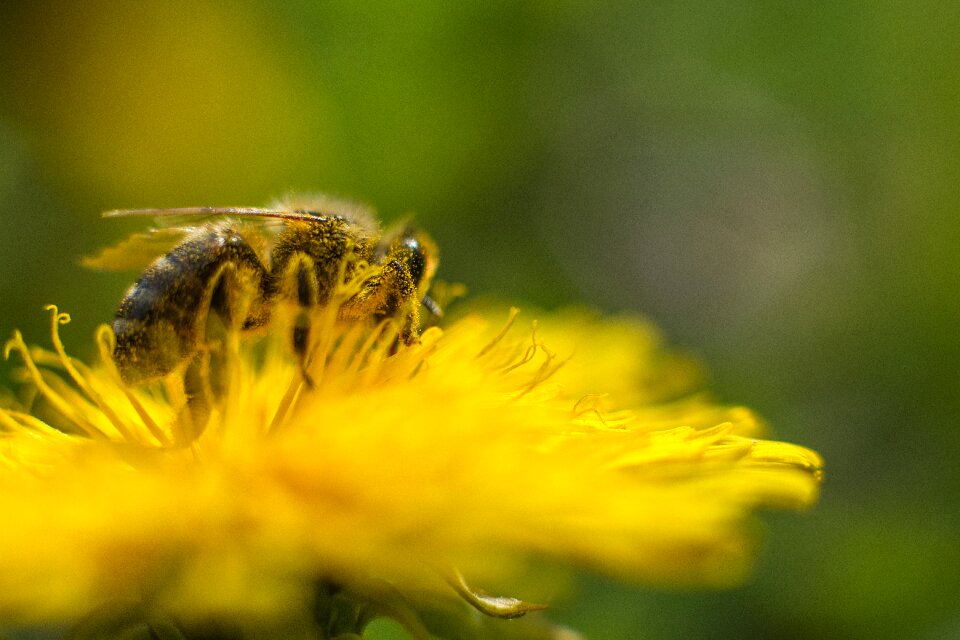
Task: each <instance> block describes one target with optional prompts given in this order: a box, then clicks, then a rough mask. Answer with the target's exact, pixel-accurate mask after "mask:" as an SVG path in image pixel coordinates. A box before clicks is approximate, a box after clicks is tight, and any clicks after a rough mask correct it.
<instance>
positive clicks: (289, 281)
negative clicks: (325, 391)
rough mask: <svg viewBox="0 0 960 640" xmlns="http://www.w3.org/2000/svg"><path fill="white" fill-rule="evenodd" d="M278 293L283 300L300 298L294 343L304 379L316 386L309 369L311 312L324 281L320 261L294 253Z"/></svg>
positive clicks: (311, 385) (295, 318) (287, 265)
mask: <svg viewBox="0 0 960 640" xmlns="http://www.w3.org/2000/svg"><path fill="white" fill-rule="evenodd" d="M275 288H276V289H277V291H276V294H277V295H278V296H279V297H280V299H281V300H296V305H297V306H296V309H295V311H294V313H293V320H292V323H291V324H292V331H291V346H292V347H293V352H294V353H295V354H296V356H297V359H298V360H299V362H300V371H301V373H302V374H303V380H304V383H305V384H306V385H307V386H308V387H313V386H314V382H313V378H312V377H311V376H310V373H309V371H308V365H309V362H308V359H309V355H310V339H311V330H310V329H311V326H310V325H311V317H310V315H311V312H312V311H313V310H314V309H316V308H317V305H318V304H319V300H320V295H321V291H320V282H319V279H318V278H317V270H316V265H315V263H314V261H313V258H311V257H310V256H309V255H307V254H306V253H301V252H295V253H293V254H292V255H291V256H290V257H289V259H288V262H287V264H286V267H285V269H284V273H282V274H281V276H280V283H279V286H278V287H275Z"/></svg>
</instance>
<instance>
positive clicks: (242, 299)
mask: <svg viewBox="0 0 960 640" xmlns="http://www.w3.org/2000/svg"><path fill="white" fill-rule="evenodd" d="M226 238H227V239H228V240H230V242H231V244H230V246H229V249H224V247H222V246H218V247H217V248H216V249H213V250H211V251H210V252H211V253H212V254H214V255H213V257H212V258H211V262H210V266H209V268H208V269H206V270H205V271H203V272H201V274H200V275H202V276H203V277H204V278H205V280H204V284H203V287H202V294H201V295H200V297H199V300H198V302H197V304H196V307H195V312H194V316H195V317H194V326H193V334H194V335H195V336H196V338H195V344H196V346H195V349H196V351H195V353H194V354H193V356H192V357H191V358H190V360H189V361H188V362H187V363H186V367H185V369H184V370H183V390H184V394H185V395H186V398H187V406H186V408H185V411H186V412H187V413H188V414H189V418H190V422H191V423H192V430H191V431H192V437H194V438H195V437H198V436H199V435H200V434H201V433H202V432H203V429H204V428H205V427H206V423H207V421H208V419H209V416H210V411H211V408H212V407H213V405H214V403H215V402H216V401H218V400H219V399H221V398H223V397H224V396H225V395H226V393H227V390H228V386H229V373H230V371H231V368H230V362H229V359H230V358H232V357H235V354H236V351H237V349H238V348H239V344H238V341H239V334H240V332H241V331H242V330H244V329H250V328H253V327H254V326H258V324H259V323H262V322H264V321H265V320H266V317H265V315H264V314H265V309H266V304H265V289H264V287H265V283H266V269H265V268H264V267H263V265H262V264H261V263H260V260H259V259H258V258H257V255H256V253H255V252H254V251H253V250H252V249H251V248H250V247H249V245H247V243H246V241H245V240H243V238H241V237H240V236H238V235H236V234H232V235H227V236H226Z"/></svg>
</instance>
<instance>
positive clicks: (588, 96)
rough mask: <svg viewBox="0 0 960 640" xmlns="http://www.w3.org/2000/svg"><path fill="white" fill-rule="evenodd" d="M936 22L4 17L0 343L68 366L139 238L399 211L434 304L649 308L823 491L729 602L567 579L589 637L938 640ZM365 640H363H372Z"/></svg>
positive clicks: (517, 9) (0, 45)
mask: <svg viewBox="0 0 960 640" xmlns="http://www.w3.org/2000/svg"><path fill="white" fill-rule="evenodd" d="M958 33H960V5H956V4H953V5H952V7H951V8H949V9H948V8H947V5H946V4H945V3H939V2H920V3H898V2H889V1H885V0H879V1H877V2H851V1H844V0H841V1H840V2H815V3H782V5H781V3H777V2H772V1H770V0H761V1H759V2H753V3H748V2H726V3H721V2H710V1H706V2H695V3H655V4H654V3H638V2H622V3H605V4H600V3H596V4H595V3H590V2H583V3H563V4H562V5H561V4H559V3H522V2H496V1H487V2H482V3H481V2H476V3H467V2H464V3H453V2H416V3H399V2H397V3H395V2H368V3H354V2H323V3H320V2H307V1H303V0H300V1H291V2H285V3H267V2H261V3H258V2H234V3H229V4H228V3H223V4H221V3H211V2H170V1H156V0H154V1H145V2H136V3H134V2H119V1H117V2H112V1H108V0H90V1H87V2H85V3H72V2H43V1H38V2H30V3H25V2H24V3H17V2H12V1H10V0H8V1H7V2H4V3H0V332H3V333H6V332H9V331H10V330H12V328H13V327H20V328H22V329H23V330H24V331H25V333H27V334H28V337H29V338H31V339H32V340H40V341H42V340H44V339H45V336H46V323H47V317H46V315H45V314H44V313H43V312H42V310H41V306H42V305H43V304H44V303H47V302H57V303H58V304H60V305H61V306H62V307H63V308H64V309H65V310H68V311H70V312H71V313H72V314H73V316H74V318H75V322H74V324H72V325H71V326H70V328H68V329H67V330H66V331H65V332H64V333H65V339H66V340H67V341H68V344H69V345H70V346H71V347H72V348H73V350H74V351H75V352H80V353H83V351H82V349H83V345H84V344H86V343H88V342H89V339H88V338H89V336H90V334H91V332H92V330H93V328H94V326H95V325H96V324H98V323H100V322H103V321H105V320H107V319H109V317H110V315H111V313H112V310H113V307H114V305H115V304H116V302H117V300H118V299H119V297H120V295H121V294H122V292H123V290H124V287H125V285H126V284H128V283H129V281H130V276H129V275H117V274H101V273H93V272H88V271H85V270H83V269H81V268H80V267H79V266H78V264H77V258H78V257H79V256H81V255H83V254H87V253H90V252H91V251H93V250H94V249H96V248H97V247H99V246H101V245H103V244H105V243H108V242H111V241H114V240H117V239H119V238H121V237H122V236H124V235H125V234H127V233H129V232H130V231H132V230H133V229H135V228H138V227H139V226H141V222H142V221H104V220H101V219H100V218H99V212H101V211H103V210H106V209H113V208H122V207H143V206H155V207H162V206H184V205H197V204H208V205H231V204H240V205H259V204H266V203H267V202H268V201H269V200H270V199H272V198H273V197H276V196H281V195H283V194H284V193H286V192H287V191H289V190H291V189H296V190H323V191H326V192H330V193H334V194H341V195H347V196H353V197H356V198H360V199H362V200H365V201H368V202H370V203H373V204H375V205H376V206H377V208H378V209H379V210H380V211H381V213H382V214H383V216H384V217H385V218H387V219H390V218H396V217H398V216H400V215H403V214H404V213H406V212H409V211H414V212H416V214H417V219H418V220H419V221H420V222H421V223H422V225H423V226H425V227H427V228H429V229H430V230H431V231H432V232H433V234H434V235H435V236H436V238H437V240H438V242H439V243H440V245H441V247H442V248H443V252H444V253H443V267H442V274H441V275H442V276H443V277H445V278H447V279H451V280H458V281H462V282H465V283H466V284H467V285H468V286H469V287H470V289H471V290H472V291H473V292H476V293H495V294H497V295H499V296H501V297H506V298H508V299H516V300H524V301H528V302H529V303H531V304H536V305H539V306H543V307H548V308H550V307H556V306H561V305H565V304H570V303H577V304H581V303H582V304H587V305H590V306H593V307H596V308H599V309H601V310H604V311H607V312H617V311H629V312H634V313H636V312H642V313H645V314H647V315H649V316H650V317H652V318H653V319H654V320H655V321H656V322H657V323H658V324H659V325H660V326H661V327H663V329H664V331H665V332H666V334H667V335H668V336H669V337H670V339H671V340H672V341H673V342H674V343H676V344H679V345H682V346H684V347H687V348H690V349H692V350H694V351H695V352H697V353H699V354H700V355H701V356H702V357H703V358H704V360H705V361H706V362H707V363H708V364H709V366H710V368H711V370H712V372H713V380H712V384H713V387H714V388H715V389H716V390H717V391H718V393H719V394H720V396H721V397H723V398H724V399H726V400H729V401H735V402H743V403H745V404H748V405H749V406H752V407H755V408H756V409H758V410H759V411H760V412H761V413H762V414H763V415H764V416H765V417H766V418H767V419H768V420H769V421H770V422H771V423H772V424H773V425H774V428H775V430H776V435H777V436H778V437H781V438H783V439H787V440H792V441H797V442H801V443H803V444H807V445H809V446H812V447H813V448H815V449H818V450H819V451H820V452H822V453H823V454H824V456H825V457H826V460H827V462H828V480H827V483H826V485H825V487H824V496H823V500H822V503H821V504H820V505H819V506H818V507H817V508H816V509H815V510H814V511H813V512H811V513H810V514H805V515H800V516H797V515H793V514H789V515H787V514H768V515H767V516H766V517H765V518H764V520H765V522H766V525H767V526H766V529H767V531H766V535H765V541H766V543H765V545H764V548H763V550H762V553H761V556H760V558H759V560H758V563H757V568H756V570H755V572H754V574H753V577H752V579H751V581H750V582H749V583H748V584H746V585H745V586H743V587H741V588H737V589H733V590H731V591H722V592H717V591H696V590H694V591H661V590H658V589H653V588H638V587H624V586H618V585H614V584H611V583H608V582H606V581H604V580H602V579H599V578H596V577H591V576H583V577H582V578H581V579H580V580H579V581H578V583H577V587H576V589H575V591H574V592H573V593H572V594H571V595H570V597H568V598H567V599H565V600H564V601H563V602H561V603H558V605H557V606H556V607H555V608H554V610H553V614H552V615H553V617H554V618H555V619H557V620H561V621H565V622H568V623H570V624H571V625H574V626H576V627H578V628H580V629H582V630H584V631H585V632H587V634H588V636H589V637H592V638H649V639H673V638H904V637H911V638H930V639H933V638H956V637H960V598H958V596H960V579H958V578H960V536H958V533H960V527H958V516H960V514H958V512H957V508H956V505H957V503H958V495H960V483H958V459H960V455H958V454H960V428H958V427H960V420H958V410H960V388H958V386H960V376H958V371H957V366H956V363H957V362H958V355H960V354H958V350H960V335H958V326H960V323H958V309H960V287H958V284H960V219H958V218H957V212H958V202H960V198H958V196H960V193H958V191H960V125H958V119H960V64H958V63H960V37H958V36H957V34H958ZM388 632H389V630H386V631H381V634H380V636H379V637H386V636H388V635H389V633H388Z"/></svg>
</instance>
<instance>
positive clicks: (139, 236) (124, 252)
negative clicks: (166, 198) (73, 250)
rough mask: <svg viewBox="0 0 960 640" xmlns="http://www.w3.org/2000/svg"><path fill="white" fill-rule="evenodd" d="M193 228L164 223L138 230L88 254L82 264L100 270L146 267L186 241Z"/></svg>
mask: <svg viewBox="0 0 960 640" xmlns="http://www.w3.org/2000/svg"><path fill="white" fill-rule="evenodd" d="M191 231H192V230H191V229H189V228H184V227H164V228H161V229H151V230H150V231H144V232H140V233H135V234H133V235H131V236H129V237H127V238H125V239H124V240H121V241H120V242H118V243H117V244H115V245H113V246H110V247H104V248H102V249H100V251H98V252H97V253H96V254H94V255H91V256H84V257H83V258H81V259H80V264H81V265H83V266H84V267H87V268H88V269H97V270H100V271H142V270H143V269H145V268H146V267H147V265H149V264H150V263H151V262H153V261H154V260H155V259H156V258H157V257H159V256H162V255H164V254H166V253H167V252H168V251H170V250H171V249H173V248H174V247H175V246H177V245H178V244H179V243H180V242H182V241H183V239H184V238H186V237H187V235H189V234H190V232H191Z"/></svg>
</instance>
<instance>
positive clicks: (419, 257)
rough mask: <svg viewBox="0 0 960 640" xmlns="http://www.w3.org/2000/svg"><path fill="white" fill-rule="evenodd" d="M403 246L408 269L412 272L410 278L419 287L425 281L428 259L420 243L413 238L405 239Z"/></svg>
mask: <svg viewBox="0 0 960 640" xmlns="http://www.w3.org/2000/svg"><path fill="white" fill-rule="evenodd" d="M401 246H402V247H403V249H405V251H404V252H403V253H404V254H405V255H406V258H407V269H409V270H410V278H411V279H413V284H415V285H418V286H419V284H420V281H421V280H423V272H424V270H425V269H426V267H427V257H426V255H425V253H424V250H423V247H422V246H421V245H420V241H419V240H417V239H416V238H414V237H412V236H407V237H405V238H403V240H402V242H401Z"/></svg>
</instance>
